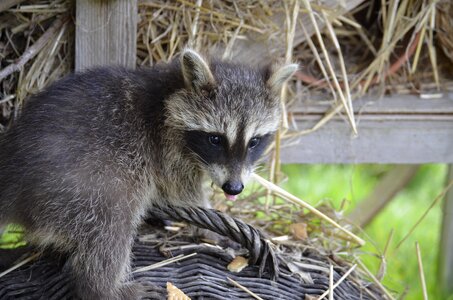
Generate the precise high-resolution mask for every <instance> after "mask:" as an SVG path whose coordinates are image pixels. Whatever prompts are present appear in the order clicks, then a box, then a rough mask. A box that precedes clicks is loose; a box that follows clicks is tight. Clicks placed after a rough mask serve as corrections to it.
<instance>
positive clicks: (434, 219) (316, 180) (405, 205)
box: [283, 165, 447, 300]
mask: <svg viewBox="0 0 453 300" xmlns="http://www.w3.org/2000/svg"><path fill="white" fill-rule="evenodd" d="M390 168H391V167H390V166H385V165H356V166H352V165H311V166H307V165H287V166H284V167H283V171H284V172H285V173H286V174H287V175H288V181H287V182H286V183H285V184H284V187H285V188H287V189H288V190H289V191H290V192H292V193H294V194H296V195H297V196H299V197H301V198H302V199H304V200H306V201H308V202H309V203H311V204H316V203H318V202H319V201H322V200H326V199H327V200H329V201H330V202H331V203H333V204H334V206H336V207H337V208H339V207H340V203H341V202H342V201H343V200H344V199H345V200H347V201H348V203H349V206H348V207H347V208H346V211H347V212H348V211H350V210H351V209H353V207H354V205H355V204H356V203H358V202H360V201H361V200H363V199H364V198H365V197H366V196H367V195H368V194H369V193H370V192H371V191H372V190H373V188H374V186H375V184H376V183H377V182H378V181H379V178H380V177H381V176H382V175H383V174H384V172H385V171H387V170H389V169H390ZM446 172H447V167H446V166H445V165H424V166H422V167H421V168H420V170H419V171H418V172H417V174H416V176H415V178H413V180H412V181H411V182H410V183H409V184H408V186H407V187H406V188H405V189H404V190H403V191H402V192H400V193H399V194H398V195H397V196H396V197H395V199H393V200H392V202H391V203H390V204H389V205H388V206H387V207H386V208H385V209H384V210H383V211H382V212H381V213H380V214H379V215H378V216H377V217H376V218H375V219H374V220H373V221H372V222H371V224H370V225H369V226H367V227H366V228H365V231H366V233H367V235H368V236H369V237H370V240H371V241H374V243H375V245H373V244H372V243H368V244H367V245H366V246H365V247H363V250H364V251H365V252H370V253H379V251H382V250H383V249H384V246H385V243H386V241H387V239H388V237H389V233H390V231H391V230H392V229H394V237H393V242H392V243H391V246H390V248H389V253H388V258H387V272H386V276H385V277H384V281H383V282H384V284H385V285H386V286H387V287H388V288H390V289H392V290H394V291H396V292H398V294H402V293H403V292H404V291H405V289H407V295H406V297H405V299H410V300H412V299H423V297H422V291H421V285H420V280H419V273H418V265H417V258H416V252H415V242H416V241H418V242H419V243H420V249H421V253H422V259H423V264H424V270H425V272H424V273H425V277H426V280H427V288H428V293H429V297H430V299H441V297H440V295H439V291H438V290H437V285H436V274H437V269H436V265H437V249H438V244H439V234H440V226H441V202H439V203H438V204H437V205H436V206H435V207H434V208H433V209H432V210H431V211H430V212H429V214H428V215H427V216H426V218H425V219H424V220H423V222H422V223H421V224H420V225H419V226H418V227H417V228H416V230H415V231H414V232H413V234H412V235H411V236H410V237H409V238H408V239H407V240H406V241H405V242H404V243H403V244H402V245H401V246H400V247H399V249H395V247H396V245H397V243H398V242H399V241H400V240H401V239H402V238H403V237H404V236H405V235H406V234H407V233H408V232H409V231H410V229H411V227H412V226H413V225H414V224H415V223H416V222H417V220H418V219H419V218H420V217H421V216H422V214H423V213H424V212H425V210H426V209H427V208H428V207H429V206H430V204H431V202H432V201H433V200H434V199H435V197H436V196H437V195H438V194H439V193H440V192H441V191H442V189H443V186H444V183H445V176H446ZM377 249H378V250H377ZM362 259H363V260H364V262H365V264H366V265H367V266H368V267H369V268H370V269H371V270H372V271H374V272H375V273H376V272H377V270H378V266H379V263H380V260H378V259H376V258H375V257H374V256H373V255H363V256H362Z"/></svg>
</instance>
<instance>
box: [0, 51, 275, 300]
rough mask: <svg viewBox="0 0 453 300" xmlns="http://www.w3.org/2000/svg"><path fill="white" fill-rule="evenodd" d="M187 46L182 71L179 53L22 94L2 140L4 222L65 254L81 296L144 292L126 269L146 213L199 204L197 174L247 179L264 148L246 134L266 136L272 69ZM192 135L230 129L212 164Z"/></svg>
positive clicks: (0, 214) (0, 215) (271, 120)
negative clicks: (209, 58) (253, 145)
mask: <svg viewBox="0 0 453 300" xmlns="http://www.w3.org/2000/svg"><path fill="white" fill-rule="evenodd" d="M194 53H195V52H193V51H191V52H190V53H189V52H186V53H185V54H186V56H184V55H185V54H183V57H189V58H190V59H192V61H191V62H192V64H185V66H184V67H183V70H184V72H182V67H181V64H180V62H179V61H174V62H172V63H171V64H168V65H158V66H156V67H154V68H152V69H143V70H137V71H133V70H127V69H122V68H99V69H94V70H90V71H87V72H84V73H80V74H74V75H71V76H68V77H67V78H65V79H63V80H60V81H58V82H57V83H55V84H53V85H52V86H50V87H48V88H47V89H46V90H44V91H43V92H41V93H40V94H38V95H36V96H34V97H32V98H31V99H29V101H28V102H27V104H26V106H25V108H24V110H23V113H22V115H21V117H20V119H19V120H18V121H17V122H16V124H14V126H13V127H12V128H11V129H10V130H9V131H8V132H7V133H6V134H4V135H3V136H0V223H3V224H6V223H9V222H12V223H17V224H21V225H23V226H24V227H25V228H26V231H27V237H28V239H29V240H30V241H31V242H33V243H34V244H36V245H38V246H42V247H47V246H50V247H52V248H54V249H58V250H61V251H63V252H65V253H67V254H69V262H70V264H71V266H72V270H73V276H74V282H75V283H76V287H77V291H78V295H79V296H80V297H81V298H82V299H137V298H140V297H141V296H142V295H143V294H144V291H145V290H146V288H145V287H144V286H143V285H142V284H140V283H131V282H129V281H128V277H129V276H128V274H129V272H130V255H131V246H132V243H133V237H134V235H135V233H136V230H137V226H138V225H139V224H140V222H141V220H142V218H143V217H144V215H145V213H146V211H147V210H148V209H152V208H153V207H154V206H159V205H183V206H187V205H192V206H196V205H203V202H204V201H205V196H204V194H203V190H202V181H203V178H204V177H205V176H206V175H211V176H210V177H211V179H212V180H214V182H215V183H216V184H217V185H220V186H221V185H222V184H223V182H221V181H222V180H226V179H225V178H226V177H228V178H230V177H232V175H231V174H233V173H234V174H235V175H234V176H236V177H237V176H239V177H241V176H242V177H243V175H241V174H244V172H243V170H244V169H247V170H250V169H251V168H252V165H253V164H254V163H255V161H256V159H257V157H258V156H259V154H260V153H258V152H256V153H252V151H251V150H248V148H247V143H248V140H249V139H250V138H251V137H252V136H256V135H260V136H262V135H266V136H267V137H268V139H266V144H268V143H269V142H270V138H269V137H271V136H272V134H273V132H274V131H275V130H276V129H277V126H278V123H279V116H280V109H279V107H280V105H279V100H278V98H277V96H276V95H275V93H274V92H273V91H272V89H271V88H270V86H269V82H268V81H269V78H271V76H272V74H271V73H272V72H270V71H269V70H270V69H269V68H265V69H262V70H256V69H253V68H248V67H244V66H238V65H233V64H229V63H224V62H211V63H207V62H205V61H204V60H203V59H202V58H201V56H199V55H198V54H196V53H195V54H196V55H194ZM194 62H195V63H194ZM183 64H184V63H183ZM188 66H194V68H195V69H193V70H192V71H191V69H190V68H189V69H188ZM199 66H202V67H203V68H202V69H201V70H203V71H202V73H203V72H204V73H203V74H204V75H206V74H208V73H209V74H208V75H206V76H204V75H203V76H204V79H203V78H202V77H200V69H199V68H198V67H199ZM204 67H206V68H204ZM184 68H185V69H184ZM197 68H198V69H197ZM206 72H208V73H206ZM194 78H195V81H196V83H195V84H194V85H193V84H189V85H188V84H187V83H188V82H192V83H193V82H194V80H193V79H194ZM197 78H198V79H200V78H201V81H200V80H198V79H197ZM197 80H198V81H197ZM206 80H208V81H209V83H210V84H208V85H205V84H203V81H206ZM200 82H201V84H200ZM198 131H202V132H208V133H210V132H217V133H220V134H223V135H225V136H227V137H228V141H229V143H228V146H225V147H227V148H225V149H224V150H222V151H224V152H225V153H226V154H224V155H223V156H224V160H222V161H220V160H219V161H216V162H215V163H213V164H212V166H215V167H213V168H212V169H210V166H209V164H207V163H206V161H203V158H202V157H201V156H200V153H196V152H194V151H193V147H192V148H191V147H189V146H188V145H189V144H193V145H196V143H197V142H206V141H190V140H189V137H190V136H193V135H192V133H193V132H198ZM263 143H264V142H263ZM242 144H243V145H242ZM241 145H242V146H241ZM264 146H265V145H263V147H264ZM211 150H212V149H211ZM211 150H209V151H211ZM209 151H208V150H207V152H206V153H207V154H206V153H205V154H206V155H208V156H209V155H211V154H209V153H208V152H209ZM202 152H203V151H202ZM203 153H204V152H203ZM203 155H204V154H203ZM211 156H212V155H211ZM216 170H217V171H216ZM219 170H220V171H219ZM216 172H217V173H216ZM218 173H222V174H223V175H221V174H220V175H219V174H218ZM245 173H247V172H245ZM221 176H223V177H224V178H220V177H221ZM208 177H209V176H208ZM236 177H235V178H236Z"/></svg>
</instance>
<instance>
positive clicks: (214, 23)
mask: <svg viewBox="0 0 453 300" xmlns="http://www.w3.org/2000/svg"><path fill="white" fill-rule="evenodd" d="M17 2H19V1H17ZM71 7H72V1H68V0H39V1H30V2H29V1H25V2H23V3H22V4H20V5H18V6H13V7H12V8H9V9H6V10H3V11H2V7H1V6H0V80H1V83H0V111H1V113H0V132H1V131H4V130H6V127H7V124H8V123H9V122H10V121H11V120H12V119H13V118H14V116H16V115H17V114H18V113H19V112H20V108H21V106H22V105H23V101H24V99H25V98H26V97H27V95H29V94H30V93H34V92H36V91H38V90H40V89H42V88H43V87H44V86H46V85H48V84H49V83H50V82H52V81H54V80H56V79H57V78H59V77H61V76H63V75H64V74H67V73H68V72H70V70H71V69H72V65H73V39H74V29H73V26H74V25H73V22H71V19H70V17H68V16H70V15H71ZM452 7H453V5H451V3H450V1H448V0H442V1H436V0H399V1H397V0H390V1H361V0H354V1H342V0H325V1H321V2H320V3H318V2H316V3H315V2H309V1H308V0H302V1H292V0H286V1H276V0H256V1H245V0H241V1H220V0H210V1H207V0H204V1H203V0H195V1H189V0H158V1H154V0H153V1H152V0H140V1H139V23H138V34H137V37H138V40H137V62H138V64H139V65H143V66H146V65H153V64H154V63H155V62H157V61H169V60H171V59H172V58H173V57H174V56H176V55H177V54H178V53H179V52H180V51H181V50H182V49H183V48H184V47H185V46H186V45H189V46H190V47H193V48H195V49H197V50H201V51H202V52H206V53H213V54H215V55H217V56H221V57H224V58H232V57H233V58H236V59H238V60H242V61H247V62H251V63H262V62H263V61H264V62H267V61H268V58H271V59H276V58H278V59H279V60H282V61H287V62H288V61H298V62H300V63H301V65H302V69H301V70H300V72H298V74H297V81H295V82H293V83H292V84H291V85H290V87H289V89H288V90H287V91H285V92H283V98H284V99H285V102H286V104H288V105H291V104H292V103H294V102H295V101H299V99H300V98H301V96H303V98H304V99H323V100H327V101H330V102H331V103H332V107H333V108H334V109H333V110H331V111H330V112H329V113H327V114H326V116H325V117H324V118H323V119H322V120H321V121H320V122H319V123H318V124H317V125H316V126H315V127H314V128H313V129H311V130H308V131H305V132H302V133H301V132H295V129H294V128H293V127H292V126H291V121H290V118H288V114H284V122H283V124H282V129H281V131H280V132H279V134H278V138H277V140H276V143H275V148H274V149H275V151H273V160H272V163H271V165H270V168H269V177H270V178H271V183H269V184H268V183H264V184H263V185H257V186H256V188H255V189H254V190H253V191H252V192H251V194H250V195H249V196H247V200H250V201H241V202H239V204H237V205H236V206H235V207H234V208H229V207H225V206H224V205H219V206H218V208H219V209H222V210H229V211H230V212H232V213H233V214H235V215H237V216H239V217H241V218H243V219H245V220H248V221H249V222H254V223H255V225H256V226H258V227H261V228H264V229H266V230H267V231H268V232H270V233H272V234H273V235H274V236H279V237H280V238H277V239H275V240H274V242H276V243H280V244H282V245H286V246H290V247H294V248H313V249H317V251H320V252H321V254H322V255H325V256H327V257H331V262H332V264H333V265H340V264H345V261H350V262H351V263H353V264H358V265H359V268H357V269H358V272H360V273H363V274H362V276H366V277H368V278H371V279H372V280H374V281H375V282H376V283H377V284H378V285H379V280H378V279H376V278H374V276H372V275H371V273H370V272H369V271H367V269H366V268H365V267H364V266H363V264H362V263H361V262H360V257H359V253H358V251H357V250H356V246H357V242H359V243H360V239H357V238H355V237H354V235H353V234H351V233H350V230H352V229H354V228H353V226H351V225H350V224H347V222H346V221H345V220H344V219H343V218H342V216H341V214H339V213H337V212H334V211H333V210H332V209H330V208H329V207H322V208H320V210H321V211H322V213H321V212H315V211H314V210H313V208H311V207H308V209H307V204H305V203H303V202H299V201H295V198H292V197H291V196H288V195H285V194H282V193H281V192H279V191H278V190H276V189H275V188H274V187H273V186H272V185H271V184H272V183H278V182H280V181H281V180H283V178H284V176H283V175H282V174H281V172H280V164H279V146H280V140H281V139H282V138H285V137H290V136H294V135H295V134H296V135H298V134H308V133H310V132H312V131H313V130H317V129H318V128H319V127H321V126H323V124H325V123H326V122H327V121H328V120H329V119H330V118H331V117H332V116H333V115H335V114H337V113H340V112H342V111H344V112H345V114H346V116H347V117H348V120H349V123H350V124H351V129H352V130H353V131H355V130H356V126H355V119H354V115H353V113H352V106H353V101H354V99H357V98H359V97H360V96H362V95H364V94H365V93H368V92H378V93H381V94H384V93H393V92H397V93H417V94H420V93H441V92H443V91H449V90H451V89H452V87H453V84H452V83H453V78H452V77H451V75H448V74H449V73H450V72H449V71H451V68H452V66H453V60H452V58H451V53H452V51H451V49H452V48H451V47H452V45H451V38H449V37H451V35H452V33H453V25H452V22H451V20H452V19H453V12H452V10H453V9H452ZM441 49H442V50H443V51H442V50H441ZM449 59H450V60H449ZM8 68H9V69H8ZM5 70H6V71H5ZM2 74H3V75H4V76H2ZM5 74H7V75H5ZM214 198H215V196H214ZM281 199H283V200H288V201H291V202H286V201H282V200H281ZM214 201H215V199H214ZM295 203H297V204H295ZM301 206H302V207H305V208H306V209H305V210H304V209H302V208H301ZM257 215H258V216H259V218H257ZM326 216H327V217H328V218H326ZM322 219H323V220H328V219H330V220H331V221H332V222H331V221H321V220H322ZM336 223H339V224H340V226H338V224H336ZM354 230H358V229H357V228H355V229H354ZM339 255H341V257H342V259H341V260H340V259H337V258H338V256H339ZM381 288H382V290H383V291H384V292H385V293H386V294H387V295H388V297H389V298H391V297H392V296H391V295H390V293H388V292H387V291H385V289H384V288H383V287H381Z"/></svg>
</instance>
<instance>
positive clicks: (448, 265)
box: [438, 165, 453, 299]
mask: <svg viewBox="0 0 453 300" xmlns="http://www.w3.org/2000/svg"><path fill="white" fill-rule="evenodd" d="M451 180H453V166H452V165H450V167H449V171H448V181H447V182H450V181H451ZM442 213H443V218H442V231H441V235H440V245H439V260H438V261H439V264H438V275H439V278H438V282H439V287H440V290H441V292H442V294H443V297H442V299H447V298H448V299H450V298H449V296H453V234H452V233H453V190H451V189H450V190H449V191H448V192H447V195H446V197H445V199H444V207H443V210H442Z"/></svg>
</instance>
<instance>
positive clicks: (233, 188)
mask: <svg viewBox="0 0 453 300" xmlns="http://www.w3.org/2000/svg"><path fill="white" fill-rule="evenodd" d="M243 189H244V185H243V184H242V182H240V181H227V182H226V183H225V184H224V185H222V190H223V191H224V192H225V193H227V194H228V195H237V194H240V193H241V192H242V190H243Z"/></svg>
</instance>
